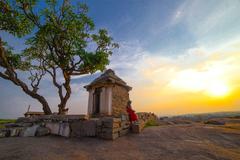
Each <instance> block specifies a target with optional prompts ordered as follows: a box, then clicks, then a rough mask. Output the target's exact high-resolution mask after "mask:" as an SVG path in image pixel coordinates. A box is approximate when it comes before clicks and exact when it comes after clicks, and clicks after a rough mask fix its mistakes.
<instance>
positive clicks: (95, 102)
mask: <svg viewBox="0 0 240 160" xmlns="http://www.w3.org/2000/svg"><path fill="white" fill-rule="evenodd" d="M101 91H102V88H96V89H95V92H94V98H93V114H95V115H98V114H99V113H100V103H101V102H100V95H101Z"/></svg>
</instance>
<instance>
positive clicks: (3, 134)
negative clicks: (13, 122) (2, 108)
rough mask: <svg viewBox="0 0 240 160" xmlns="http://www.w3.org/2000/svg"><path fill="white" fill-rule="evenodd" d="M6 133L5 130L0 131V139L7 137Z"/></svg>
mask: <svg viewBox="0 0 240 160" xmlns="http://www.w3.org/2000/svg"><path fill="white" fill-rule="evenodd" d="M7 132H8V131H7V130H6V129H0V138H4V137H7Z"/></svg>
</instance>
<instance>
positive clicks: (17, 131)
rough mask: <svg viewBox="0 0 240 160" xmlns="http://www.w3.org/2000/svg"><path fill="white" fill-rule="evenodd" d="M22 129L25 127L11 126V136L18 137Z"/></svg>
mask: <svg viewBox="0 0 240 160" xmlns="http://www.w3.org/2000/svg"><path fill="white" fill-rule="evenodd" d="M22 130H23V128H20V127H15V128H9V131H10V136H11V137H17V136H19V135H20V133H21V131H22Z"/></svg>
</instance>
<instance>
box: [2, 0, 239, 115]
mask: <svg viewBox="0 0 240 160" xmlns="http://www.w3.org/2000/svg"><path fill="white" fill-rule="evenodd" d="M80 2H84V3H86V4H87V5H88V6H89V16H90V17H91V18H92V19H93V20H94V22H95V25H96V28H97V29H98V28H106V29H107V30H108V31H109V33H110V35H111V36H112V37H113V38H114V41H115V42H117V43H119V45H120V48H119V49H117V50H114V53H113V55H112V56H111V58H110V64H109V65H108V66H107V68H111V69H113V70H114V71H115V73H116V74H117V75H118V76H119V77H121V78H122V79H123V80H124V81H126V82H127V84H128V85H130V86H132V87H133V89H132V91H131V92H130V98H131V100H132V102H133V108H134V109H135V110H136V111H146V112H154V113H156V114H157V115H161V116H163V115H179V114H189V113H205V112H221V111H239V110H240V83H239V82H240V74H239V72H240V30H239V26H240V10H239V8H240V1H239V0H231V1H229V0H175V1H174V0H171V1H169V0H151V1H149V0H121V1H113V0H101V1H96V0H82V1H80ZM0 36H1V37H2V39H3V40H5V41H7V42H8V43H9V44H10V45H11V46H13V47H14V49H15V51H21V50H22V49H24V48H25V45H24V39H18V38H16V37H13V36H12V35H10V34H8V33H6V32H3V31H0ZM100 74H101V73H99V72H98V73H95V74H93V75H85V76H81V77H74V79H73V81H72V86H73V87H72V88H73V94H72V97H71V99H70V100H69V102H68V104H67V106H68V107H69V108H70V111H69V113H70V114H84V113H86V111H87V100H88V93H87V91H86V90H85V89H84V88H83V86H84V85H86V84H88V83H90V82H91V81H92V80H94V79H95V78H96V77H98V76H99V75H100ZM20 76H21V75H20ZM22 78H24V77H22ZM41 86H42V88H41V89H40V93H41V94H43V95H45V96H46V97H47V100H49V102H50V105H51V109H52V110H53V111H57V102H58V97H57V96H56V94H57V92H56V90H55V89H54V88H53V87H51V86H52V84H51V81H49V80H48V79H45V80H44V81H43V82H42V83H41ZM0 91H1V92H0V118H15V117H18V116H22V114H23V113H24V112H26V110H27V106H28V105H31V110H34V111H41V105H40V104H39V103H38V102H37V101H35V100H33V99H32V98H30V97H28V96H27V95H25V94H24V93H23V92H22V91H21V90H20V89H19V88H17V87H16V86H14V85H13V84H11V82H8V81H6V80H3V79H0Z"/></svg>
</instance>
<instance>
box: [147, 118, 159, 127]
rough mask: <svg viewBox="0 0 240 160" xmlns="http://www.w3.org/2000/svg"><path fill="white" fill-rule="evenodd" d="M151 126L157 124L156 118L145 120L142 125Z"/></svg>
mask: <svg viewBox="0 0 240 160" xmlns="http://www.w3.org/2000/svg"><path fill="white" fill-rule="evenodd" d="M151 126H159V124H158V122H157V120H153V119H151V120H149V121H147V123H146V124H145V126H144V127H145V128H146V127H151Z"/></svg>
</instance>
